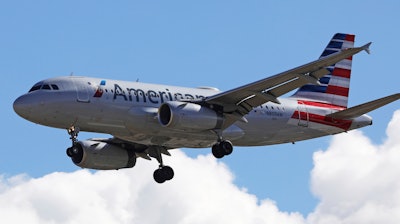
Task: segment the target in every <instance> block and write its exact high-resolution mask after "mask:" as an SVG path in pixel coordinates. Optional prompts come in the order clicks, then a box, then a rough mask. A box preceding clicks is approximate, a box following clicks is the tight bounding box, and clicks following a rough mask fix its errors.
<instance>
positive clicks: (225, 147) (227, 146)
mask: <svg viewBox="0 0 400 224" xmlns="http://www.w3.org/2000/svg"><path fill="white" fill-rule="evenodd" d="M219 147H220V148H221V151H223V152H224V154H225V155H226V156H227V155H230V154H231V153H232V152H233V146H232V142H230V141H228V140H224V141H222V142H221V143H219Z"/></svg>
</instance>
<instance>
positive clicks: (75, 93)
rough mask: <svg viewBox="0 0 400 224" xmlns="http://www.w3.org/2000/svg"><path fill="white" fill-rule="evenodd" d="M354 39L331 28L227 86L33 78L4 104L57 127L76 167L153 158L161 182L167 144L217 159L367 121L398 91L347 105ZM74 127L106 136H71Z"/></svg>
mask: <svg viewBox="0 0 400 224" xmlns="http://www.w3.org/2000/svg"><path fill="white" fill-rule="evenodd" d="M354 39H355V35H352V34H344V33H337V34H335V35H334V36H333V37H332V39H331V40H330V41H329V43H328V45H327V47H326V48H325V49H324V51H323V53H322V55H321V56H320V57H319V59H317V60H315V61H312V62H310V63H307V64H304V65H301V66H299V67H296V68H293V69H290V70H288V71H285V72H282V73H279V74H277V75H274V76H271V77H267V78H264V79H261V80H258V81H255V82H252V83H249V84H246V85H243V86H240V87H237V88H234V89H231V90H228V91H219V90H218V89H216V88H212V87H199V88H186V87H177V86H167V85H156V84H148V83H141V82H138V81H137V82H128V81H119V80H111V79H102V78H93V77H80V76H73V75H70V76H65V77H56V78H49V79H45V80H43V81H40V82H38V83H36V84H34V85H33V87H32V88H31V89H30V90H29V92H28V93H26V94H24V95H22V96H20V97H19V98H17V99H16V100H15V102H14V104H13V107H14V110H15V112H16V113H17V114H18V115H20V116H21V117H22V118H25V119H26V120H29V121H31V122H34V123H37V124H41V125H45V126H49V127H54V128H61V129H66V130H67V131H68V134H69V136H70V139H71V141H72V146H71V147H69V148H68V149H67V155H68V156H69V157H70V158H71V159H72V161H73V163H74V164H76V165H77V166H79V167H82V168H89V169H97V170H111V169H117V170H118V169H122V168H131V167H134V166H135V164H136V161H137V158H143V159H147V160H150V159H151V158H155V159H156V160H157V161H158V163H159V167H158V169H156V170H155V171H154V173H153V178H154V180H155V181H156V182H157V183H164V182H165V181H169V180H171V179H172V178H173V177H174V171H173V169H172V168H171V167H170V166H167V165H164V163H163V159H162V157H163V155H170V153H169V150H171V149H176V148H206V147H211V152H212V154H213V155H214V156H215V157H216V158H222V157H224V156H227V155H229V154H231V153H232V151H233V146H263V145H274V144H282V143H294V142H297V141H302V140H307V139H312V138H318V137H322V136H327V135H334V134H338V133H342V132H347V131H350V130H353V129H358V128H361V127H364V126H368V125H372V118H371V117H370V116H368V115H366V113H368V112H370V111H372V110H375V109H377V108H379V107H382V106H384V105H386V104H388V103H391V102H393V101H396V100H398V99H399V98H400V93H396V94H393V95H390V96H386V97H383V98H380V99H377V100H374V101H370V102H367V103H363V104H360V105H358V106H354V107H350V108H349V107H348V105H347V102H348V96H349V90H350V76H351V66H352V58H353V55H355V54H357V53H359V52H361V51H366V52H367V53H370V52H369V46H370V45H371V42H370V43H367V44H365V45H363V46H361V47H354ZM294 90H297V91H294ZM291 91H294V93H293V95H290V96H287V97H283V95H285V94H287V93H289V92H291ZM287 95H289V94H287ZM80 131H85V132H96V133H106V134H110V135H112V137H111V138H92V139H87V140H82V141H79V140H78V138H77V137H78V133H79V132H80Z"/></svg>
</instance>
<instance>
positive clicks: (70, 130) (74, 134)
mask: <svg viewBox="0 0 400 224" xmlns="http://www.w3.org/2000/svg"><path fill="white" fill-rule="evenodd" d="M68 134H69V135H70V136H71V137H69V139H71V141H72V146H71V147H69V148H67V155H68V156H69V157H71V158H73V157H74V155H76V154H77V153H79V152H78V151H79V150H78V148H77V147H76V145H77V144H76V143H77V142H78V134H79V128H76V127H74V126H71V127H70V128H68Z"/></svg>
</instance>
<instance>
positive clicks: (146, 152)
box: [90, 137, 172, 160]
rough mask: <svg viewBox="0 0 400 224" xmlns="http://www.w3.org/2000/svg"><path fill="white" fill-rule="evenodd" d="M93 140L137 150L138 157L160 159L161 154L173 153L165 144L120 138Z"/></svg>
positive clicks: (168, 154)
mask: <svg viewBox="0 0 400 224" xmlns="http://www.w3.org/2000/svg"><path fill="white" fill-rule="evenodd" d="M90 140H91V141H94V142H104V143H107V144H111V145H115V146H118V147H120V148H124V149H127V150H132V151H133V152H135V154H136V156H137V157H141V158H143V159H147V160H151V158H150V157H153V158H156V159H157V160H160V158H161V154H164V155H167V156H171V154H170V153H169V152H168V150H169V149H172V148H168V147H165V146H159V145H143V144H139V143H135V142H131V141H125V140H122V139H119V138H115V137H113V138H92V139H90Z"/></svg>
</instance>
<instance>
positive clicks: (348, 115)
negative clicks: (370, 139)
mask: <svg viewBox="0 0 400 224" xmlns="http://www.w3.org/2000/svg"><path fill="white" fill-rule="evenodd" d="M398 99H400V93H396V94H393V95H390V96H386V97H382V98H380V99H377V100H373V101H370V102H367V103H363V104H360V105H358V106H354V107H351V108H348V109H345V110H342V111H339V112H335V113H332V114H328V115H327V117H331V118H334V119H352V118H355V117H359V116H361V115H363V114H366V113H368V112H370V111H373V110H375V109H378V108H380V107H382V106H385V105H386V104H389V103H391V102H394V101H396V100H398Z"/></svg>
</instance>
